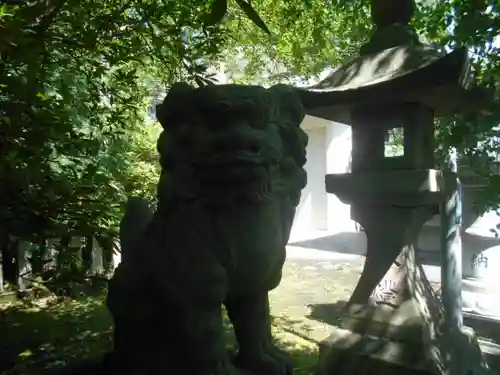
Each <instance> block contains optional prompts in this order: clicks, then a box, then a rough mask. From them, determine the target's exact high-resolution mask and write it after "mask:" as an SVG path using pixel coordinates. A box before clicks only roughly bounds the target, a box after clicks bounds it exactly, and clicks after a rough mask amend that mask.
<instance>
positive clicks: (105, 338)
mask: <svg viewBox="0 0 500 375" xmlns="http://www.w3.org/2000/svg"><path fill="white" fill-rule="evenodd" d="M103 302H104V299H103V298H102V297H99V298H90V297H87V298H81V299H78V300H70V299H59V300H57V301H49V302H48V303H45V304H33V303H31V304H22V303H18V304H13V305H10V306H7V307H3V308H2V307H0V332H1V335H0V375H11V374H12V375H14V374H23V375H31V374H33V375H34V374H40V373H42V372H43V371H46V370H51V369H57V368H61V367H65V366H67V365H69V364H73V363H75V362H78V361H80V360H85V359H90V358H95V357H100V356H102V355H103V354H105V353H106V352H107V351H109V350H110V349H111V347H112V341H111V337H112V335H111V334H112V319H111V317H110V315H109V313H108V311H107V309H106V307H105V305H104V303H103ZM226 323H227V342H228V348H229V349H234V348H235V343H234V335H233V333H232V330H231V327H230V326H229V322H228V321H227V320H226ZM285 326H286V324H284V323H283V324H282V323H280V322H278V321H277V322H276V323H275V325H274V336H275V338H276V342H277V344H278V345H279V346H280V347H281V348H283V349H285V350H286V351H288V352H289V353H290V354H291V355H292V357H293V358H294V360H295V367H296V371H295V374H297V375H309V374H312V373H313V367H314V365H315V363H316V361H317V346H316V345H315V344H314V343H312V342H310V341H308V340H305V339H303V338H300V337H299V336H297V335H294V334H292V333H290V332H289V331H288V330H287V329H286V327H285Z"/></svg>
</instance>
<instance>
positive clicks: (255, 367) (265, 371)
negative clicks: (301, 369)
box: [234, 345, 293, 375]
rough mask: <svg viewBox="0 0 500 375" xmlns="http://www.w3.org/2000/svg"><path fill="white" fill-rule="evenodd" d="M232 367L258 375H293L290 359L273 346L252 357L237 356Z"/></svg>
mask: <svg viewBox="0 0 500 375" xmlns="http://www.w3.org/2000/svg"><path fill="white" fill-rule="evenodd" d="M234 365H235V366H236V367H238V368H241V369H244V370H247V371H250V372H252V373H254V374H258V375H293V363H292V358H291V357H290V356H289V355H288V354H287V353H286V352H284V351H283V350H281V349H279V348H277V347H275V346H274V345H272V346H270V347H269V348H267V349H266V350H265V351H262V352H261V353H259V354H253V355H237V356H236V358H235V359H234Z"/></svg>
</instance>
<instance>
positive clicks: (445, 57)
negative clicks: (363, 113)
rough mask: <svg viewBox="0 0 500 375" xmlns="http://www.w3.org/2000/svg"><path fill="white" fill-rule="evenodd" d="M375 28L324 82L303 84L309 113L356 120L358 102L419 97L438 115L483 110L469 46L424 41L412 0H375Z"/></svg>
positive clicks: (405, 100)
mask: <svg viewBox="0 0 500 375" xmlns="http://www.w3.org/2000/svg"><path fill="white" fill-rule="evenodd" d="M371 6H372V19H373V21H374V23H375V26H376V30H375V33H374V34H373V35H372V37H371V39H370V41H369V42H368V43H367V44H365V45H364V46H363V47H362V48H361V50H360V54H359V56H357V57H355V58H352V59H350V60H349V61H348V62H346V63H345V64H343V65H342V66H340V67H338V68H336V69H334V70H333V71H332V72H331V73H330V74H329V75H328V76H327V77H326V78H324V79H323V80H322V81H320V82H319V83H317V84H315V85H313V86H309V87H302V88H298V91H299V94H300V96H301V98H302V102H303V104H304V107H305V109H306V113H307V114H308V115H311V116H315V117H319V118H324V119H327V120H331V121H336V122H342V123H345V124H349V123H351V115H350V114H351V109H352V108H353V107H355V106H360V105H369V106H384V105H389V104H396V103H419V104H422V105H423V106H426V107H429V108H431V109H433V110H434V113H435V115H436V116H442V115H446V114H449V113H457V112H463V111H476V112H477V111H479V110H480V109H481V106H482V105H485V104H486V103H488V102H489V100H490V98H489V95H488V94H487V93H486V90H482V89H480V88H477V87H474V79H473V76H472V72H471V67H470V62H469V57H468V51H467V49H466V48H465V47H464V48H459V49H456V50H454V51H452V52H449V53H446V52H442V51H439V50H438V49H436V48H434V47H433V46H430V45H425V44H422V43H420V41H419V40H418V37H417V36H416V33H415V32H414V30H413V29H412V27H411V26H410V25H409V20H410V19H411V16H412V15H413V10H414V7H415V4H414V1H413V0H372V4H371Z"/></svg>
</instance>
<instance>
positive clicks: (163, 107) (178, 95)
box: [156, 82, 196, 129]
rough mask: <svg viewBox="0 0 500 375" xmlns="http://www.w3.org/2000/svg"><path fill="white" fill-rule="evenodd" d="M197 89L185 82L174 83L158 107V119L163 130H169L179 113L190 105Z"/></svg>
mask: <svg viewBox="0 0 500 375" xmlns="http://www.w3.org/2000/svg"><path fill="white" fill-rule="evenodd" d="M195 90H196V89H195V88H194V87H192V86H190V85H188V84H187V83H185V82H179V83H174V84H173V85H172V87H171V88H170V90H169V91H168V93H167V96H166V97H165V99H164V100H163V103H161V104H159V105H157V106H156V118H157V119H158V121H159V122H160V124H161V126H162V127H163V129H167V128H168V127H169V126H170V125H172V124H171V120H172V118H173V117H174V114H175V113H176V112H177V111H182V110H185V107H186V106H189V105H190V102H191V101H192V95H193V93H194V92H195Z"/></svg>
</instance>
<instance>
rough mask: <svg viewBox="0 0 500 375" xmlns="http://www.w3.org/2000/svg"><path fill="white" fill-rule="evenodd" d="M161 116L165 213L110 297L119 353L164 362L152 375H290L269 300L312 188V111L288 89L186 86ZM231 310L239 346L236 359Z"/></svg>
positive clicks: (161, 210) (121, 270) (121, 271)
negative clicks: (228, 343)
mask: <svg viewBox="0 0 500 375" xmlns="http://www.w3.org/2000/svg"><path fill="white" fill-rule="evenodd" d="M157 113H158V119H159V121H160V123H161V125H162V127H163V129H164V131H163V133H162V134H161V135H160V138H159V140H158V151H159V153H160V163H161V167H162V173H161V177H160V181H159V184H158V198H159V203H158V209H157V211H156V212H155V213H154V215H153V218H152V219H151V221H150V222H149V224H148V225H147V226H146V228H145V230H144V231H143V232H142V234H141V235H140V236H139V238H138V239H136V240H135V241H134V243H133V244H132V245H131V246H129V248H130V249H131V250H130V253H129V254H128V256H127V258H126V259H127V260H126V261H124V262H122V263H121V264H120V266H119V267H118V269H117V270H116V272H115V275H114V277H113V280H112V281H111V283H110V289H109V294H108V307H109V309H110V311H111V313H112V314H113V318H114V320H115V351H116V353H117V355H120V353H122V358H123V357H127V358H128V359H127V360H128V361H129V362H130V361H134V362H133V363H135V364H137V363H145V360H144V358H142V357H141V355H145V354H141V353H142V351H137V350H136V349H135V350H132V349H131V346H130V345H131V344H130V342H134V343H135V344H134V348H137V347H138V346H139V347H143V348H147V349H148V350H149V351H150V354H148V356H157V358H163V359H164V361H163V362H164V367H162V366H163V365H161V364H159V363H156V364H155V366H151V367H148V366H149V365H144V364H143V365H141V366H142V367H140V369H141V371H143V373H145V374H150V373H151V374H153V373H155V374H156V373H161V372H164V371H167V372H168V371H170V370H171V369H172V366H174V367H175V366H180V365H181V364H182V366H183V367H184V368H183V373H186V374H190V375H209V374H211V375H212V374H213V375H230V374H243V372H241V371H243V370H245V371H246V372H245V374H248V372H250V373H254V374H259V375H291V371H292V368H293V366H292V365H291V363H290V360H289V358H288V357H287V356H286V355H285V354H284V353H282V352H281V351H280V350H279V349H277V348H276V347H275V346H274V345H273V343H272V338H271V325H270V318H269V302H268V292H269V291H270V290H272V289H274V288H275V287H276V286H277V285H278V284H279V282H280V280H281V270H282V267H283V264H284V261H285V256H286V244H287V242H288V238H289V235H290V229H291V227H292V223H293V218H294V215H295V209H296V206H297V204H298V203H299V200H300V193H301V190H302V188H303V187H304V186H305V185H306V173H305V171H304V168H303V166H304V164H305V162H306V145H307V135H306V134H305V133H304V132H303V131H302V129H301V128H300V127H299V126H300V123H301V122H302V120H303V118H304V112H303V108H302V103H301V102H300V100H299V99H298V96H297V95H296V94H295V92H294V90H293V89H292V88H289V87H287V86H284V85H278V86H274V87H271V88H269V89H265V88H262V87H259V86H240V85H220V86H207V87H202V88H193V87H191V86H189V85H186V84H177V85H175V86H173V87H172V88H171V90H170V92H169V94H168V96H167V97H166V99H165V101H164V102H163V104H162V105H160V106H159V107H158V108H157ZM126 231H127V228H123V232H126ZM131 231H132V228H131ZM122 246H123V245H122ZM131 290H133V291H134V296H135V297H131V296H130V291H131ZM127 293H128V295H127V296H125V294H127ZM138 305H145V306H146V309H147V310H141V309H139V308H138V307H137V306H138ZM222 305H224V306H225V307H226V310H227V314H228V316H229V318H230V319H231V321H232V323H233V327H234V330H235V334H236V338H237V340H238V344H239V352H238V355H237V356H236V358H235V359H234V360H233V361H230V359H229V357H228V355H227V353H226V352H225V350H224V345H223V342H222V341H223V336H222V332H223V328H222V321H221V306H222ZM153 325H154V327H153ZM151 342H154V343H155V345H153V344H151ZM221 348H222V349H221ZM144 350H146V349H144ZM151 352H152V353H153V354H151ZM129 362H127V363H128V365H127V366H128V367H130V368H132V367H133V365H132V364H131V363H129ZM146 362H147V361H146ZM163 362H162V363H163Z"/></svg>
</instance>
